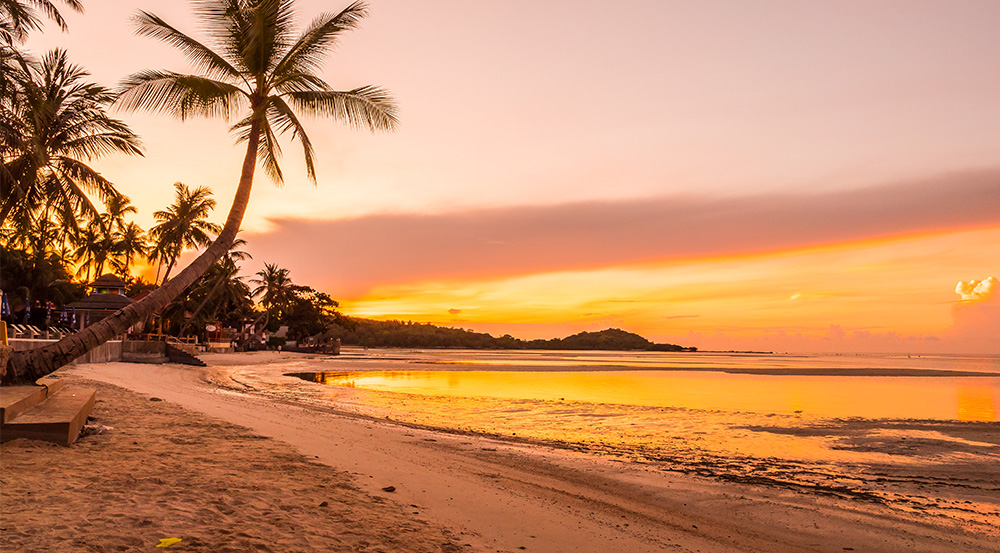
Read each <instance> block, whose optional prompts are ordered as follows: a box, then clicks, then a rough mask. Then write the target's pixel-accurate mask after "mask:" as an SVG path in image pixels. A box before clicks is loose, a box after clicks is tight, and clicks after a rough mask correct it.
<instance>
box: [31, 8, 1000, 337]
mask: <svg viewBox="0 0 1000 553" xmlns="http://www.w3.org/2000/svg"><path fill="white" fill-rule="evenodd" d="M297 5H298V8H299V10H300V25H304V24H306V23H307V22H308V21H310V20H311V19H312V18H313V17H314V16H315V15H317V14H318V13H320V12H321V11H324V10H337V9H340V8H341V7H343V6H346V3H342V4H341V3H331V2H327V1H324V2H320V1H316V0H299V2H297ZM85 6H86V9H87V12H86V14H84V15H82V16H80V15H77V14H73V13H67V20H68V22H69V25H70V32H69V33H68V34H62V33H59V32H58V31H57V29H54V28H53V26H52V25H49V26H48V27H47V29H46V32H45V33H44V34H41V33H36V34H35V35H33V36H32V38H31V39H30V41H29V42H28V44H27V46H28V48H29V49H31V50H33V51H34V52H35V53H41V52H43V51H44V50H46V49H48V48H51V47H56V46H60V47H65V48H67V49H68V50H69V53H70V57H71V59H72V60H73V61H75V62H76V63H79V64H81V65H83V66H85V67H86V68H87V69H89V70H90V71H91V73H92V75H93V79H94V80H95V81H97V82H100V83H102V84H106V85H114V84H116V83H117V82H119V80H120V79H122V78H123V77H124V76H126V75H128V74H129V73H132V72H134V71H138V70H141V69H147V68H165V69H172V70H177V71H187V70H188V66H187V65H186V63H185V61H184V59H183V57H182V56H181V55H180V54H178V53H176V52H175V51H174V50H173V49H172V48H171V47H169V46H168V45H165V44H162V43H158V42H155V41H153V40H151V39H148V38H142V37H137V36H134V35H133V33H132V26H131V24H130V22H129V17H130V15H131V14H133V13H135V12H136V11H137V10H139V9H143V10H148V11H151V12H153V13H156V14H157V15H160V16H162V17H163V18H164V19H166V20H167V21H168V22H171V23H173V24H174V25H176V26H178V27H180V28H181V29H183V30H185V31H186V32H189V33H190V34H193V35H195V36H200V35H199V26H198V23H197V21H195V20H194V18H193V12H192V9H191V5H190V4H189V3H187V2H162V1H153V0H150V1H139V2H126V1H115V2H111V1H99V0H89V1H86V2H85ZM67 11H68V10H64V13H66V12H67ZM998 21H1000V2H996V1H994V0H986V1H981V2H976V1H965V0H963V1H960V2H945V1H935V2H920V1H912V0H907V1H898V2H896V1H877V2H872V1H858V2H850V1H840V2H801V1H787V2H769V1H765V2H723V1H718V2H670V1H648V2H639V1H624V2H615V3H608V2H592V1H543V2H522V1H511V2H461V1H457V0H456V1H451V2H444V1H421V2H412V1H405V0H393V1H380V0H373V1H372V2H371V15H370V17H369V18H368V19H367V20H366V21H365V22H364V24H363V25H362V28H361V29H360V30H357V31H355V32H352V33H350V34H348V35H345V36H344V38H343V41H342V43H341V44H340V46H339V48H338V49H337V51H336V52H335V54H334V55H333V56H332V57H331V58H330V60H329V61H328V63H327V64H326V66H325V68H326V70H325V72H324V76H325V77H326V79H327V81H328V82H330V83H331V84H333V85H334V87H336V88H339V89H350V88H354V87H357V86H361V85H364V84H377V85H381V86H384V87H386V88H388V89H389V90H391V91H392V93H393V95H394V96H395V97H396V99H397V101H398V103H399V105H400V113H401V126H400V129H399V131H398V132H395V133H392V134H382V135H367V134H364V133H361V132H354V131H350V130H348V129H345V128H342V127H338V126H336V125H335V124H333V123H330V122H327V121H310V122H308V123H307V129H308V132H309V134H310V137H311V138H312V141H313V144H314V145H315V146H316V149H317V152H318V154H319V160H318V163H317V173H318V177H319V178H318V180H319V182H318V185H317V186H315V187H314V186H313V185H312V184H310V183H309V182H308V181H307V180H306V178H305V169H304V164H303V163H302V157H301V150H299V149H298V148H297V146H296V145H294V144H288V146H287V147H286V148H285V157H284V163H283V169H284V170H285V175H286V184H285V186H284V187H281V188H277V187H275V186H273V185H272V184H271V183H269V182H268V181H267V180H266V177H264V176H263V174H262V173H260V172H259V173H258V180H257V183H256V185H255V189H254V193H253V199H252V201H251V205H250V208H249V211H248V214H247V217H246V219H245V221H244V225H243V229H244V232H243V235H242V236H243V237H244V238H246V239H247V240H248V241H249V245H248V248H247V249H248V251H249V252H250V253H251V254H253V256H254V259H253V260H252V261H248V262H246V263H245V264H244V272H245V273H246V274H251V273H253V272H255V271H257V270H259V269H260V268H261V266H262V265H263V263H264V262H269V263H277V264H278V265H280V266H282V267H286V268H288V269H290V271H291V276H292V278H293V279H294V280H295V281H296V282H299V283H302V284H308V285H311V286H313V287H315V288H318V289H322V290H325V291H327V292H329V293H330V294H332V295H333V296H334V297H336V298H338V299H340V300H341V302H342V307H343V310H344V311H345V312H346V313H347V314H349V315H357V316H368V317H374V318H381V319H384V318H399V319H407V320H414V321H426V322H434V323H439V324H445V325H451V326H461V327H463V328H472V329H477V330H482V331H488V332H490V333H492V334H495V335H497V334H505V333H510V334H512V335H514V336H518V337H523V338H535V337H546V338H548V337H554V336H563V335H566V334H570V333H573V332H578V331H581V330H599V329H603V328H607V327H609V326H614V327H619V328H624V329H626V330H631V331H635V332H638V333H640V334H642V335H644V336H646V337H647V338H650V339H652V340H654V341H666V342H672V343H680V344H682V345H688V346H698V347H700V348H703V349H705V348H707V349H756V350H768V351H772V350H774V351H898V352H905V353H911V352H912V353H917V352H928V353H932V352H988V353H1000V284H998V283H997V282H996V280H995V278H996V277H1000V132H998V129H1000V101H998V100H997V99H998V98H1000V70H998V69H997V67H998V60H1000V33H998V32H997V22H998ZM118 115H119V116H120V117H121V118H123V119H125V120H126V121H127V122H128V123H129V124H130V125H132V126H133V128H134V129H135V130H136V131H137V132H138V133H139V134H140V135H141V136H142V138H143V141H144V143H145V146H146V156H145V157H144V158H135V159H128V158H124V157H115V158H108V159H103V160H100V161H98V162H96V163H95V166H96V167H97V168H98V169H99V170H101V171H102V173H104V174H105V176H107V177H109V178H110V179H111V180H112V181H113V182H115V183H116V184H117V185H118V187H119V189H120V190H121V191H122V192H123V193H125V194H127V195H128V196H129V197H131V198H132V200H133V202H134V203H135V204H136V206H137V207H138V209H139V211H140V213H139V216H138V217H137V218H136V220H137V222H138V223H139V224H140V225H142V226H143V227H144V228H148V227H149V226H150V225H151V224H152V212H153V211H155V210H157V209H162V208H163V207H165V206H166V205H167V204H169V203H170V201H171V200H172V195H173V187H172V184H173V183H174V182H177V181H181V182H184V183H186V184H188V185H192V186H198V185H204V186H209V187H211V188H212V189H213V190H214V191H215V194H216V197H217V199H218V200H219V203H220V208H219V209H218V210H217V212H216V213H215V219H216V220H217V221H218V222H220V223H221V222H222V221H223V219H224V218H225V213H226V211H227V209H228V206H229V203H230V200H231V198H232V195H233V193H234V191H235V188H236V181H237V178H238V174H239V168H240V162H241V159H242V155H243V152H242V151H241V149H240V148H239V147H237V146H235V145H234V143H233V142H234V141H233V139H232V137H231V136H230V135H229V133H228V125H226V124H225V123H224V122H221V121H218V120H192V121H187V122H184V123H180V122H177V121H174V120H170V119H168V118H165V117H163V116H159V115H146V114H139V115H137V114H128V113H120V114H118ZM990 277H994V278H993V279H992V280H991V279H990ZM961 283H964V284H961ZM957 289H958V290H959V292H961V291H964V293H959V292H957V291H956V290H957Z"/></svg>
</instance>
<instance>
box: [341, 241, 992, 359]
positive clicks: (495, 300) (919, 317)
mask: <svg viewBox="0 0 1000 553" xmlns="http://www.w3.org/2000/svg"><path fill="white" fill-rule="evenodd" d="M982 259H1000V228H988V229H979V230H971V231H957V232H946V233H941V234H935V235H929V236H928V235H926V234H922V235H919V236H911V237H897V238H892V239H882V240H866V241H862V242H854V243H847V244H836V245H828V246H820V247H814V248H807V249H800V250H793V251H784V252H771V253H763V254H750V255H741V256H728V257H715V258H703V259H689V260H684V261H678V260H664V261H649V262H643V263H634V264H625V265H619V266H613V267H604V268H597V269H589V270H573V271H556V272H546V273H538V274H529V275H521V276H516V277H511V278H500V279H480V280H449V281H444V280H437V281H420V282H413V283H407V284H399V285H388V286H382V287H378V288H376V289H374V290H372V291H371V292H370V293H368V294H366V295H365V296H363V297H360V298H353V299H348V300H345V301H344V302H343V306H344V310H345V312H346V313H348V314H350V315H355V316H362V317H370V318H376V319H403V320H414V321H418V322H432V323H435V324H443V325H449V326H461V327H468V328H473V329H477V328H489V329H493V330H495V329H496V328H498V327H503V326H504V325H505V324H506V325H509V327H510V328H514V329H516V328H521V329H531V334H532V335H530V336H519V337H526V338H536V337H545V338H549V337H553V336H554V335H555V334H557V333H558V332H560V331H565V330H566V329H576V331H580V330H595V329H599V328H606V327H608V326H618V327H625V328H626V329H628V330H632V331H635V332H638V333H640V334H643V335H645V336H647V337H651V338H655V337H662V336H670V337H676V336H683V335H691V334H692V333H694V334H701V335H713V334H721V335H723V336H728V337H732V338H754V337H763V336H766V335H768V334H773V333H789V332H794V333H798V334H801V335H802V336H805V337H813V338H817V337H825V336H828V335H829V334H830V333H831V332H834V333H836V332H840V330H836V329H841V330H842V331H844V332H860V333H868V334H879V333H889V334H892V335H894V336H917V337H921V336H930V335H939V334H942V333H946V332H947V331H948V330H949V329H950V328H951V326H952V325H953V322H954V321H953V319H952V306H953V305H954V304H955V303H956V302H957V301H960V298H958V297H957V296H956V295H955V293H954V291H953V288H952V287H954V286H955V284H954V283H955V282H956V281H957V280H963V279H968V278H969V277H971V276H977V275H979V273H980V272H981V271H982ZM942 268H944V269H942ZM449 310H451V311H450V312H449ZM832 328H833V329H835V330H833V331H831V329H832ZM546 332H547V334H546ZM688 345H692V344H688ZM693 345H697V344H693Z"/></svg>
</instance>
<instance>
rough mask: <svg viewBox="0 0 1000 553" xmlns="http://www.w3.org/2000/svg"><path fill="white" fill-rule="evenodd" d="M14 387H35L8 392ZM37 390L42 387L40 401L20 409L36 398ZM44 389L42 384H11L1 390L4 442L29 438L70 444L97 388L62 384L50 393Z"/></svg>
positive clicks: (1, 431) (0, 434)
mask: <svg viewBox="0 0 1000 553" xmlns="http://www.w3.org/2000/svg"><path fill="white" fill-rule="evenodd" d="M16 388H35V389H36V390H35V391H31V390H23V391H20V392H13V393H12V392H11V390H14V389H16ZM37 390H45V392H43V395H44V397H43V398H42V400H41V401H37V402H36V403H35V404H33V405H30V406H28V407H27V408H24V407H25V406H26V405H28V404H30V402H32V401H35V400H37V399H38V397H39V392H38V391H37ZM48 390H49V389H48V388H46V387H45V386H12V387H7V388H5V389H3V390H2V394H0V395H2V397H3V403H4V411H3V415H2V416H3V425H2V426H0V439H2V440H3V441H5V442H6V441H8V440H13V439H15V438H29V439H34V440H45V441H48V442H55V443H57V444H62V445H70V444H72V443H73V442H75V441H76V439H77V438H78V437H79V436H80V431H81V430H83V425H84V424H85V423H86V422H87V417H88V416H89V415H90V412H91V411H92V410H93V408H94V400H95V398H96V396H97V390H95V389H94V388H86V387H83V386H75V385H70V386H63V387H62V389H60V390H58V391H55V392H53V393H49V391H48ZM8 397H9V398H10V401H9V402H8V400H7V398H8ZM21 409H23V410H21Z"/></svg>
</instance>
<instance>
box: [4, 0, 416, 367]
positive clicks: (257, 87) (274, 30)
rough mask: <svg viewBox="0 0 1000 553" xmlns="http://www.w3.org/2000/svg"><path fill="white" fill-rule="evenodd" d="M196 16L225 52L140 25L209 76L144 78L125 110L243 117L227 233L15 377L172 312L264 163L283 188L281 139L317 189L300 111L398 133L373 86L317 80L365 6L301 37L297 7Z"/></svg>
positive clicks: (157, 26) (28, 360)
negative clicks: (296, 30)
mask: <svg viewBox="0 0 1000 553" xmlns="http://www.w3.org/2000/svg"><path fill="white" fill-rule="evenodd" d="M196 9H197V11H198V16H199V21H200V22H201V24H202V26H203V27H204V28H206V29H207V30H208V35H209V36H210V38H211V39H212V40H214V41H215V42H216V43H217V46H218V47H219V48H218V49H217V50H212V49H210V48H209V47H208V46H205V45H204V44H202V43H201V42H200V41H198V40H196V39H194V38H192V37H190V36H188V35H186V34H184V33H182V32H180V31H179V30H177V29H175V28H174V27H172V26H171V25H170V24H168V23H167V22H166V21H164V20H162V19H161V18H159V17H157V16H155V15H153V14H150V13H146V12H140V14H139V15H138V16H137V18H136V23H137V25H138V32H139V33H140V34H142V35H146V36H150V37H153V38H157V39H159V40H162V41H164V42H167V43H169V44H171V45H173V46H175V47H177V48H178V49H180V50H181V51H182V52H183V53H184V54H185V55H186V56H187V58H188V60H189V61H190V62H192V63H193V64H194V65H195V66H196V67H197V68H198V69H199V70H200V71H201V74H199V75H185V74H180V73H175V72H173V71H161V70H148V71H142V72H139V73H136V74H135V75H132V76H131V77H129V78H128V79H127V80H126V81H125V83H124V85H123V88H122V94H121V96H120V97H119V99H118V105H119V106H120V107H122V108H123V109H127V110H142V111H154V112H162V113H167V114H170V115H174V116H176V117H179V118H181V119H185V118H187V117H191V116H194V115H202V116H212V117H225V118H230V117H234V116H236V114H237V113H242V114H243V115H242V116H241V117H240V118H239V119H238V121H237V122H236V124H235V125H234V126H233V130H234V131H235V132H236V133H237V138H238V141H239V142H241V143H242V142H245V143H246V145H247V150H246V156H245V157H244V159H243V166H242V170H241V173H240V179H239V185H238V186H237V189H236V195H235V197H234V198H233V204H232V207H231V208H230V211H229V216H228V217H227V219H226V224H225V226H224V227H223V229H222V232H221V233H219V236H218V237H217V238H216V240H215V242H213V243H212V245H211V246H209V247H208V248H207V249H206V250H205V251H204V252H202V254H201V255H199V256H198V257H197V258H196V259H195V260H194V261H193V262H192V263H191V264H190V265H188V266H187V267H186V268H185V269H184V270H182V271H181V272H180V273H179V274H178V275H177V276H175V277H174V278H172V279H171V280H170V281H168V282H167V283H166V284H164V285H163V286H161V287H160V288H158V289H157V290H155V291H154V292H152V293H151V294H149V295H148V296H146V297H145V298H144V299H143V300H141V301H138V302H135V303H133V304H130V305H129V306H127V307H125V308H123V309H122V310H120V311H118V312H116V313H114V314H112V315H111V316H110V317H108V318H106V319H104V320H102V321H101V322H99V323H97V324H95V325H91V326H89V327H87V328H86V329H85V330H84V331H81V332H78V333H76V334H74V335H72V336H70V337H68V338H66V339H64V340H62V341H60V342H58V343H56V344H54V345H51V346H46V347H43V348H38V349H35V350H30V351H27V352H15V353H14V354H13V355H12V356H11V361H10V368H11V369H12V370H10V371H8V373H9V374H10V375H11V376H10V378H9V379H13V380H29V379H36V378H39V377H41V376H44V375H45V374H48V373H50V372H52V371H53V370H55V369H56V368H58V367H60V366H62V365H63V364H65V363H68V362H70V361H72V360H73V359H75V358H76V357H78V356H80V355H82V354H83V353H85V352H86V351H88V350H90V349H92V348H93V347H96V346H97V345H99V344H101V343H104V342H105V341H107V340H109V339H111V338H112V337H114V336H115V335H117V334H121V333H123V332H124V331H126V330H127V329H128V328H129V327H130V326H131V325H133V324H135V323H137V322H139V321H142V320H145V319H146V318H148V317H149V316H150V315H152V313H154V312H156V311H158V310H160V309H162V308H163V307H165V306H166V305H167V304H168V303H170V301H171V300H172V299H173V298H174V297H176V296H177V295H178V294H180V293H181V292H182V291H183V290H184V289H185V288H187V287H188V286H190V285H191V283H192V282H194V281H195V280H196V279H197V278H198V277H199V276H200V275H201V274H202V273H204V272H205V271H206V270H207V269H208V268H209V267H210V266H211V265H212V263H214V262H215V260H216V259H219V258H220V257H222V255H224V254H225V253H226V252H227V251H228V250H229V247H230V246H231V245H232V243H233V240H234V239H235V238H236V233H237V232H238V231H239V228H240V223H241V222H242V221H243V214H244V213H245V212H246V208H247V204H248V203H249V201H250V191H251V189H252V187H253V177H254V170H255V169H256V167H257V163H258V162H259V163H260V164H261V166H262V167H263V168H264V171H265V173H267V174H268V175H269V176H271V177H272V178H273V179H274V180H275V181H277V182H281V171H280V169H279V167H278V156H279V155H280V148H279V146H278V143H277V138H278V135H280V134H282V133H291V135H292V137H293V138H297V139H298V140H299V142H300V143H301V144H302V147H303V151H304V153H305V161H306V169H307V172H308V175H309V178H310V179H311V180H313V182H315V176H316V173H315V169H314V163H313V147H312V143H311V142H310V140H309V138H308V136H307V135H306V133H305V129H304V128H303V126H302V124H301V123H300V121H299V118H298V115H296V111H298V112H299V113H302V114H307V115H319V116H328V117H332V118H334V119H335V120H338V121H341V122H344V123H347V124H348V125H350V126H351V127H355V128H366V129H370V130H391V129H393V128H394V127H395V126H396V124H397V119H396V107H395V104H394V102H393V100H392V98H391V97H390V96H389V94H388V93H387V92H386V91H384V90H383V89H381V88H378V87H374V86H364V87H360V88H355V89H353V90H349V91H345V92H340V91H335V90H333V89H332V88H331V87H330V86H329V85H328V84H327V83H326V81H324V80H323V79H322V78H321V77H320V76H319V75H318V73H317V72H318V69H319V67H320V65H321V63H322V61H323V58H324V57H325V54H326V52H327V51H329V50H330V49H331V47H333V46H334V45H335V44H336V43H337V41H338V39H339V38H340V36H341V35H342V34H343V33H344V32H346V31H349V30H351V29H354V28H355V27H357V26H358V24H359V23H360V21H361V20H362V18H364V17H365V15H367V12H368V10H367V6H366V5H365V4H364V3H363V2H354V3H352V4H351V5H349V6H348V7H347V8H345V9H344V10H343V11H341V12H339V13H335V14H334V13H327V14H322V15H320V16H318V17H316V18H315V19H314V20H313V21H312V23H310V24H309V26H308V27H307V28H306V30H305V32H303V33H302V34H301V35H299V36H298V37H297V38H296V37H295V36H293V31H292V26H293V19H294V17H293V15H294V14H293V10H292V2H291V1H290V0H204V1H202V2H200V3H199V4H198V7H197V8H196Z"/></svg>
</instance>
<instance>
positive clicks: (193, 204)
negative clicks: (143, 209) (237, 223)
mask: <svg viewBox="0 0 1000 553" xmlns="http://www.w3.org/2000/svg"><path fill="white" fill-rule="evenodd" d="M174 188H175V189H176V193H177V194H176V197H175V199H174V203H172V204H170V206H169V207H167V209H164V210H160V211H157V212H155V213H153V217H154V218H155V219H156V220H157V221H159V224H157V225H156V226H154V227H153V228H151V229H149V235H150V238H152V239H153V242H154V243H155V246H154V249H153V252H154V256H155V257H158V258H159V259H157V261H165V262H166V263H167V270H166V272H165V273H164V274H163V280H164V282H166V280H167V279H169V278H170V271H171V269H173V268H174V263H176V262H177V258H178V257H180V255H181V252H182V251H184V249H186V248H198V247H205V246H208V245H209V244H211V243H212V238H211V237H210V236H209V233H211V234H218V233H219V231H220V230H221V227H220V226H219V225H217V224H215V223H212V222H210V221H209V220H208V215H209V214H210V213H211V212H212V210H213V209H215V199H214V198H212V191H211V190H210V189H208V188H205V187H204V186H199V187H197V188H188V186H187V185H186V184H184V183H182V182H178V183H175V184H174ZM151 261H152V259H151ZM157 278H159V277H157Z"/></svg>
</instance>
